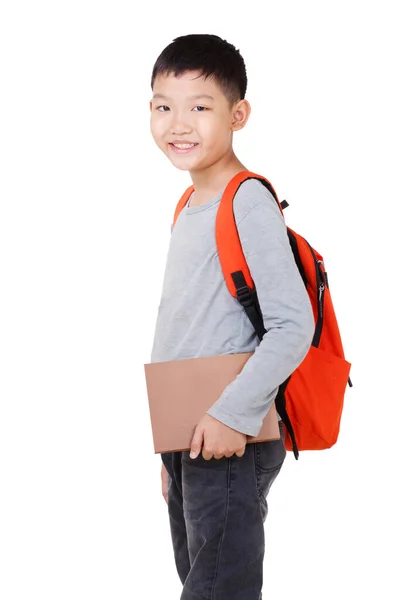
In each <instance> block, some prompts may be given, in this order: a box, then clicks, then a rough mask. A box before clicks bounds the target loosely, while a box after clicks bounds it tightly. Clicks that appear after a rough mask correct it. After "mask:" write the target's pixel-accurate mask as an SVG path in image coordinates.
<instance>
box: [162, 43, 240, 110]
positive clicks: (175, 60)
mask: <svg viewBox="0 0 400 600" xmlns="http://www.w3.org/2000/svg"><path fill="white" fill-rule="evenodd" d="M186 71H200V72H201V73H202V75H203V76H204V77H205V78H206V79H207V78H208V77H211V78H212V79H214V80H215V82H216V84H217V85H219V87H220V89H221V91H222V92H223V94H224V95H225V96H226V98H227V100H228V102H229V107H230V108H232V106H233V105H234V104H235V103H236V102H238V101H239V100H242V99H243V98H244V97H245V94H246V89H247V75H246V66H245V63H244V60H243V57H242V56H241V54H240V52H239V50H237V49H236V48H235V46H233V45H232V44H229V43H228V42H227V41H226V40H223V39H222V38H220V37H218V36H217V35H211V34H200V33H193V34H190V35H182V36H180V37H177V38H175V39H174V40H173V42H171V44H169V45H168V46H167V47H166V48H164V50H163V51H162V52H161V54H160V56H159V57H158V58H157V60H156V62H155V64H154V67H153V72H152V75H151V89H153V85H154V80H155V78H156V77H157V75H169V74H170V73H173V74H174V75H175V77H176V76H179V75H181V74H183V73H185V72H186Z"/></svg>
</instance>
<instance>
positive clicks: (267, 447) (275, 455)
mask: <svg viewBox="0 0 400 600" xmlns="http://www.w3.org/2000/svg"><path fill="white" fill-rule="evenodd" d="M279 430H280V434H281V437H280V439H279V440H269V441H267V442H255V443H254V444H253V446H254V468H255V475H256V485H257V493H258V497H259V500H260V503H261V504H262V505H263V506H264V507H266V498H267V496H268V492H269V490H270V488H271V486H272V484H273V482H274V481H275V479H276V477H277V476H278V474H279V471H280V470H281V468H282V465H283V463H284V461H285V458H286V449H285V445H284V429H283V423H282V421H279Z"/></svg>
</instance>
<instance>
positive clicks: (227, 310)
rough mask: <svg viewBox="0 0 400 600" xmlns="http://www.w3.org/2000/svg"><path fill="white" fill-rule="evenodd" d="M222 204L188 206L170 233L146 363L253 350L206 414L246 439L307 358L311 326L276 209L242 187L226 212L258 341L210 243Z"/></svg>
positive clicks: (263, 193) (257, 189) (250, 185)
mask: <svg viewBox="0 0 400 600" xmlns="http://www.w3.org/2000/svg"><path fill="white" fill-rule="evenodd" d="M221 197H222V190H221V192H220V193H219V194H218V195H217V196H215V197H214V198H212V199H211V200H209V201H208V202H206V203H204V204H202V205H198V206H190V199H189V202H188V203H187V204H186V206H185V207H184V208H183V209H182V211H181V213H180V214H179V216H178V219H177V220H176V223H175V227H174V228H173V229H172V227H171V229H172V234H171V240H170V246H169V250H168V255H167V261H166V267H165V274H164V281H163V287H162V294H161V301H160V305H159V309H158V316H157V322H156V327H155V335H154V342H153V348H152V353H151V362H159V361H168V360H178V359H185V358H196V357H202V356H214V355H219V354H234V353H241V352H253V351H254V354H253V355H252V356H251V357H250V358H249V359H248V361H247V362H246V364H245V366H244V367H243V369H242V371H241V372H240V373H239V375H238V376H237V377H236V378H235V379H234V381H232V383H230V384H229V385H228V386H227V387H226V388H225V390H224V391H223V393H222V394H221V396H220V397H219V398H218V399H217V401H216V402H215V403H214V404H213V405H212V406H211V407H210V409H209V410H208V411H207V412H208V414H210V415H212V416H213V417H215V418H216V419H218V420H219V421H221V422H222V423H224V424H225V425H228V426H229V427H232V428H233V429H236V430H237V431H241V432H242V433H245V434H247V435H252V436H253V435H258V433H259V431H260V429H261V426H262V421H263V418H264V417H265V415H266V414H267V412H268V410H269V408H270V406H271V404H272V402H273V401H274V399H275V397H276V394H277V391H278V386H279V385H280V384H281V383H282V382H283V381H285V379H286V378H287V377H288V376H289V375H290V374H291V373H292V372H293V371H294V370H295V369H296V368H297V367H298V365H299V364H300V363H301V362H302V360H303V359H304V357H305V355H306V354H307V352H308V349H309V347H310V345H311V341H312V337H313V334H314V329H315V322H314V317H313V313H312V307H311V303H310V299H309V297H308V294H307V292H306V289H305V286H304V283H303V280H302V278H301V276H300V273H299V271H298V268H297V266H296V263H295V260H294V257H293V253H292V250H291V247H290V244H289V240H288V236H287V231H286V226H285V222H284V219H283V217H282V215H281V213H280V210H279V207H278V205H277V203H276V201H275V199H274V198H273V196H272V194H270V192H269V191H268V190H267V189H266V188H265V187H264V185H263V184H262V183H261V182H260V181H257V180H255V179H250V180H247V181H245V182H244V183H242V185H241V186H240V188H239V190H238V192H237V194H236V196H235V198H234V201H233V209H234V214H235V219H236V224H237V229H238V232H239V235H240V240H241V244H242V249H243V253H244V255H245V258H246V261H247V264H248V266H249V269H250V273H251V276H252V279H253V281H254V284H255V286H256V289H257V295H258V299H259V303H260V307H261V311H262V315H263V321H264V327H265V329H266V330H268V331H267V333H266V334H264V336H263V339H262V341H261V342H259V338H258V337H257V334H256V332H255V330H254V328H253V326H252V324H251V322H250V320H249V318H248V316H247V314H246V312H245V310H244V308H243V307H242V306H241V305H240V304H239V302H238V301H237V300H236V299H235V298H233V296H231V294H230V293H229V291H228V288H227V286H226V283H225V280H224V277H223V274H222V271H221V266H220V262H219V258H218V253H217V248H216V241H215V217H216V213H217V210H218V206H219V202H220V200H221ZM188 402H190V398H188Z"/></svg>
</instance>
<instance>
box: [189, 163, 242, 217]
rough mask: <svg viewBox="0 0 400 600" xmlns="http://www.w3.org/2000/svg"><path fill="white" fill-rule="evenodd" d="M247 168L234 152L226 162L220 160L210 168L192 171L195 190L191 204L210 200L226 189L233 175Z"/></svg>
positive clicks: (196, 204) (194, 204)
mask: <svg viewBox="0 0 400 600" xmlns="http://www.w3.org/2000/svg"><path fill="white" fill-rule="evenodd" d="M247 170H248V169H247V168H246V167H245V166H244V165H243V164H242V163H241V162H240V161H239V160H238V158H237V157H236V156H235V155H234V154H233V155H232V156H231V160H229V161H227V162H226V163H225V164H222V162H221V161H218V162H217V163H215V164H214V165H212V166H211V167H209V168H208V169H205V170H202V171H190V176H191V178H192V182H193V185H194V190H195V191H194V194H193V195H192V198H191V200H190V206H198V205H199V204H204V203H205V202H208V201H209V200H211V199H212V198H214V197H215V196H216V195H217V194H219V193H220V192H221V191H222V190H223V189H225V187H226V186H227V185H228V183H229V182H230V180H231V179H232V177H234V176H235V175H236V174H237V173H240V172H241V171H247Z"/></svg>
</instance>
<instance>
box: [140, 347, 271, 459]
mask: <svg viewBox="0 0 400 600" xmlns="http://www.w3.org/2000/svg"><path fill="white" fill-rule="evenodd" d="M252 354H253V352H245V353H241V354H222V355H219V356H206V357H201V358H187V359H182V360H171V361H165V362H153V363H147V364H145V365H144V370H145V378H146V386H147V396H148V402H149V409H150V420H151V426H152V430H153V442H154V452H155V453H156V454H157V453H160V452H177V451H182V450H189V449H190V444H191V441H192V438H193V434H194V430H195V428H196V426H197V424H198V422H199V421H200V419H201V418H202V417H203V416H204V414H205V413H206V412H207V410H208V409H209V408H210V407H211V406H212V405H213V404H214V402H216V401H217V400H218V398H219V397H220V395H221V394H222V392H223V391H224V389H225V388H226V387H227V386H228V385H229V384H230V383H231V382H232V381H233V380H234V379H235V378H236V376H237V375H238V374H239V373H240V371H241V370H242V369H243V367H244V365H245V363H246V361H247V360H248V359H249V358H250V356H252ZM279 437H280V433H279V426H278V416H277V412H276V409H275V403H273V404H272V405H271V408H270V410H269V411H268V413H267V414H266V416H265V417H264V421H263V425H262V427H261V430H260V432H259V434H258V436H247V443H251V442H262V441H267V440H277V439H279Z"/></svg>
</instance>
